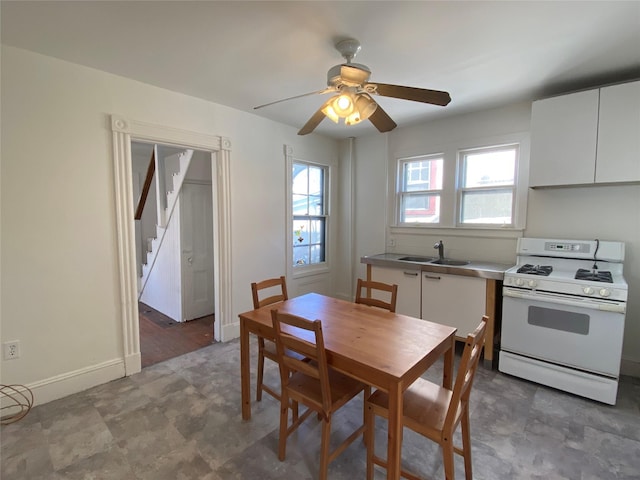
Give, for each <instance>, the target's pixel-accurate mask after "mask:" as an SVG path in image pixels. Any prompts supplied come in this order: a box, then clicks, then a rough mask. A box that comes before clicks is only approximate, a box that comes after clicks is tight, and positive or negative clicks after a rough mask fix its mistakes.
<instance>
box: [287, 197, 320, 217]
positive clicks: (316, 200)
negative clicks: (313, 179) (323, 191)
mask: <svg viewBox="0 0 640 480" xmlns="http://www.w3.org/2000/svg"><path fill="white" fill-rule="evenodd" d="M294 213H295V212H294ZM322 213H323V209H322V197H321V196H315V195H312V196H310V197H309V215H322Z"/></svg>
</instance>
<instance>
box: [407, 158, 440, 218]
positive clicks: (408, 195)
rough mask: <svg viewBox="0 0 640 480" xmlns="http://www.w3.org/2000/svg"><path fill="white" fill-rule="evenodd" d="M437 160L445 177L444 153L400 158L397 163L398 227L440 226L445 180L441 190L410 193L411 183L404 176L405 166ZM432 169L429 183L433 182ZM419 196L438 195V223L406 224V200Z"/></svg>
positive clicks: (434, 189) (432, 189)
mask: <svg viewBox="0 0 640 480" xmlns="http://www.w3.org/2000/svg"><path fill="white" fill-rule="evenodd" d="M436 160H440V161H441V163H442V167H441V168H442V175H443V176H444V168H445V162H444V154H443V153H430V154H426V155H416V156H411V157H402V158H398V162H397V165H398V166H397V187H396V215H397V218H398V225H399V226H409V227H414V226H437V225H439V224H440V222H441V219H442V211H441V210H442V195H443V191H444V180H443V181H442V187H441V188H429V189H426V190H413V191H409V190H408V188H407V186H408V185H410V184H411V182H409V181H408V180H407V181H406V182H405V180H406V178H405V176H404V170H405V165H408V164H411V163H416V162H425V161H426V162H432V161H436ZM431 177H432V174H431V169H429V181H431ZM414 183H419V182H414ZM419 195H437V197H438V203H439V209H438V212H437V215H438V221H437V222H406V221H404V215H403V210H404V208H403V207H404V205H405V200H406V199H407V198H411V197H414V196H419Z"/></svg>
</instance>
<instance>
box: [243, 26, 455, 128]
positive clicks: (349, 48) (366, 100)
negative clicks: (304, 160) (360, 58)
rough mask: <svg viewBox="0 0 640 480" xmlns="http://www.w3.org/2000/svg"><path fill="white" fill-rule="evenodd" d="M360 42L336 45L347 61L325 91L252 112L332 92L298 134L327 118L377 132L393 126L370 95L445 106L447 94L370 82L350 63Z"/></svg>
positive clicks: (333, 72) (330, 74)
mask: <svg viewBox="0 0 640 480" xmlns="http://www.w3.org/2000/svg"><path fill="white" fill-rule="evenodd" d="M360 48H361V46H360V42H358V40H355V39H353V38H349V39H345V40H342V41H340V42H338V43H337V44H336V49H337V50H338V51H339V52H340V54H341V55H342V56H343V57H344V58H345V60H346V61H347V62H346V63H342V64H340V65H335V66H333V67H331V68H330V69H329V71H328V72H327V85H328V86H327V88H325V89H323V90H318V91H315V92H310V93H305V94H302V95H296V96H294V97H289V98H285V99H282V100H277V101H275V102H271V103H265V104H264V105H259V106H257V107H254V109H258V108H263V107H268V106H269V105H274V104H276V103H280V102H285V101H287V100H294V99H296V98H302V97H307V96H309V95H318V94H320V95H321V94H325V93H334V94H335V95H333V96H332V97H331V98H330V99H329V100H327V101H326V102H324V104H323V105H322V106H321V107H320V108H319V109H318V111H317V112H316V113H314V114H313V116H312V117H311V118H310V119H309V121H308V122H307V123H306V124H305V125H304V126H303V127H302V128H301V129H300V131H299V132H298V135H307V134H308V133H311V132H313V130H314V129H315V128H316V127H317V126H318V125H319V124H320V122H321V121H322V120H324V118H325V117H329V118H330V119H331V120H333V121H334V122H335V123H338V122H339V120H340V119H341V118H343V119H344V123H345V124H346V125H355V124H357V123H360V122H361V121H363V120H367V119H369V121H370V122H371V123H373V125H374V126H375V127H376V128H377V129H378V130H379V131H380V132H389V131H391V130H393V129H394V128H396V127H397V124H396V122H394V121H393V120H392V119H391V117H389V115H387V113H386V112H385V111H384V110H383V109H382V108H381V107H380V105H378V104H377V103H376V102H375V101H374V100H373V98H372V95H380V96H383V97H393V98H399V99H403V100H411V101H413V102H422V103H430V104H433V105H440V106H443V107H444V106H445V105H447V104H448V103H449V102H450V101H451V97H450V96H449V93H447V92H443V91H440V90H427V89H425V88H415V87H403V86H400V85H390V84H388V83H377V82H376V83H370V82H369V76H370V75H371V70H369V67H367V66H366V65H362V64H361V63H353V62H352V60H353V59H354V57H355V56H356V54H357V53H358V52H359V51H360Z"/></svg>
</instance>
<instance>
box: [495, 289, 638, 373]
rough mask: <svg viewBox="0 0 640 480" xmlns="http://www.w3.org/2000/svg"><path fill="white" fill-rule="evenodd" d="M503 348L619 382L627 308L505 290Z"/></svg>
mask: <svg viewBox="0 0 640 480" xmlns="http://www.w3.org/2000/svg"><path fill="white" fill-rule="evenodd" d="M502 309H503V311H502V337H501V345H502V346H501V349H502V350H505V351H508V352H511V353H515V354H520V355H525V356H528V357H533V358H536V359H539V360H543V361H547V362H552V363H556V364H559V365H565V366H569V367H572V368H577V369H580V370H585V371H588V372H593V373H598V374H601V375H607V376H611V377H614V378H617V377H618V374H619V371H620V356H621V353H622V339H623V335H624V311H625V304H624V303H617V302H610V303H602V302H598V301H597V300H591V299H583V298H576V297H571V296H566V295H561V294H554V293H548V292H537V291H535V290H523V289H517V288H509V287H505V288H504V289H503V300H502Z"/></svg>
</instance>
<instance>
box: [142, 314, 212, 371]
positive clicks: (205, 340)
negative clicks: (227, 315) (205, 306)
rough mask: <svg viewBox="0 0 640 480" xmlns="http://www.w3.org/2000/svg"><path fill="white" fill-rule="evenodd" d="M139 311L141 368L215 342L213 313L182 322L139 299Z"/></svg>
mask: <svg viewBox="0 0 640 480" xmlns="http://www.w3.org/2000/svg"><path fill="white" fill-rule="evenodd" d="M138 313H139V317H140V354H141V356H142V368H144V367H148V366H149V365H153V364H155V363H158V362H162V361H164V360H168V359H169V358H173V357H177V356H179V355H184V354H185V353H189V352H193V351H194V350H198V349H200V348H202V347H206V346H207V345H211V344H212V343H214V340H213V322H214V318H213V315H209V316H206V317H202V318H198V319H195V320H190V321H188V322H182V323H181V322H176V321H174V320H172V319H171V318H169V317H167V316H166V315H164V314H162V313H160V312H158V311H157V310H154V309H153V308H151V307H150V306H149V305H146V304H144V303H142V302H140V303H138Z"/></svg>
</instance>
